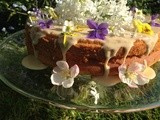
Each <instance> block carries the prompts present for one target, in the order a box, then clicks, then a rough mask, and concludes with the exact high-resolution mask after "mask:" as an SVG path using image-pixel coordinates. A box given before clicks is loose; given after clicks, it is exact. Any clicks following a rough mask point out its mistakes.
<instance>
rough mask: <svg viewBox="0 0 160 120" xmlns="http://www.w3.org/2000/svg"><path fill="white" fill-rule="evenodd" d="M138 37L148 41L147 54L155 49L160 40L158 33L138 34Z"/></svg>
mask: <svg viewBox="0 0 160 120" xmlns="http://www.w3.org/2000/svg"><path fill="white" fill-rule="evenodd" d="M136 39H139V40H143V41H144V42H145V43H146V45H147V47H148V48H147V52H146V54H147V55H148V54H149V53H150V52H151V51H152V50H153V48H154V46H155V44H156V43H157V41H158V34H157V33H155V34H154V35H152V36H151V35H147V34H138V35H137V38H136Z"/></svg>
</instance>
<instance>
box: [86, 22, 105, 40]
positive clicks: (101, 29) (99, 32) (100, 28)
mask: <svg viewBox="0 0 160 120" xmlns="http://www.w3.org/2000/svg"><path fill="white" fill-rule="evenodd" d="M87 25H88V27H89V28H90V29H93V30H92V31H90V32H89V34H88V36H87V37H88V38H91V39H95V38H99V39H102V40H104V39H105V36H106V35H107V34H108V24H107V23H101V24H98V23H96V22H94V21H93V20H87Z"/></svg>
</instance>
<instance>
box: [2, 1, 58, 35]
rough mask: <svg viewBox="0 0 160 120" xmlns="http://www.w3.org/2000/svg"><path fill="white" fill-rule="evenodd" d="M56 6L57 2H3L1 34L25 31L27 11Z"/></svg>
mask: <svg viewBox="0 0 160 120" xmlns="http://www.w3.org/2000/svg"><path fill="white" fill-rule="evenodd" d="M44 6H53V7H54V6H55V0H1V1H0V32H5V33H6V31H7V32H9V33H12V32H15V31H17V30H20V29H23V28H24V24H25V22H26V19H27V11H29V10H32V8H35V7H38V8H41V7H44Z"/></svg>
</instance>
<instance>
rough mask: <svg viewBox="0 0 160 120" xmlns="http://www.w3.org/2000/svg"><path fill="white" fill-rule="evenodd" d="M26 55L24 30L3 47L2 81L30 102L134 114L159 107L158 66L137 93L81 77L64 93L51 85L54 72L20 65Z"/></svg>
mask: <svg viewBox="0 0 160 120" xmlns="http://www.w3.org/2000/svg"><path fill="white" fill-rule="evenodd" d="M26 55H27V50H26V47H25V45H24V31H23V30H21V31H19V32H16V33H14V34H12V35H10V36H9V37H8V38H7V39H5V40H4V41H3V43H0V79H1V80H2V81H3V82H4V83H5V84H6V85H8V86H9V87H10V88H12V89H13V90H15V91H17V92H19V93H21V94H22V95H24V96H27V97H29V98H33V99H35V100H41V101H43V102H45V103H47V104H51V105H53V106H57V107H61V108H67V109H78V110H86V111H95V112H97V111H98V112H117V113H118V112H121V113H122V112H134V111H142V110H147V109H152V108H156V107H159V106H160V92H159V91H160V72H159V67H160V63H159V62H158V63H156V64H155V65H154V66H153V68H154V69H155V71H156V72H157V76H156V78H155V79H153V80H151V81H150V83H149V84H147V85H144V86H141V87H139V88H138V89H134V88H129V87H128V86H127V85H125V84H123V83H119V84H116V85H114V86H112V87H107V86H103V85H101V84H97V83H95V82H93V81H92V80H91V77H90V76H89V75H88V76H87V75H86V76H79V77H78V78H77V79H76V80H75V83H74V85H73V87H72V88H69V89H65V88H62V87H61V86H59V87H58V86H54V85H52V84H51V81H50V75H51V71H52V69H51V68H47V69H45V70H36V71H35V70H29V69H27V68H25V67H23V66H22V65H21V61H22V59H23V58H24V57H25V56H26ZM93 89H96V91H97V93H98V94H99V99H97V104H96V103H95V102H96V101H95V97H94V96H93V95H92V94H91V90H93Z"/></svg>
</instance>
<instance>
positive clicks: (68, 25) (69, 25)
mask: <svg viewBox="0 0 160 120" xmlns="http://www.w3.org/2000/svg"><path fill="white" fill-rule="evenodd" d="M74 29H75V27H74V23H73V21H68V20H65V22H64V25H63V28H62V32H63V34H64V40H63V44H64V45H65V44H66V41H67V40H66V39H67V35H69V34H70V35H71V34H72V32H73V31H74Z"/></svg>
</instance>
